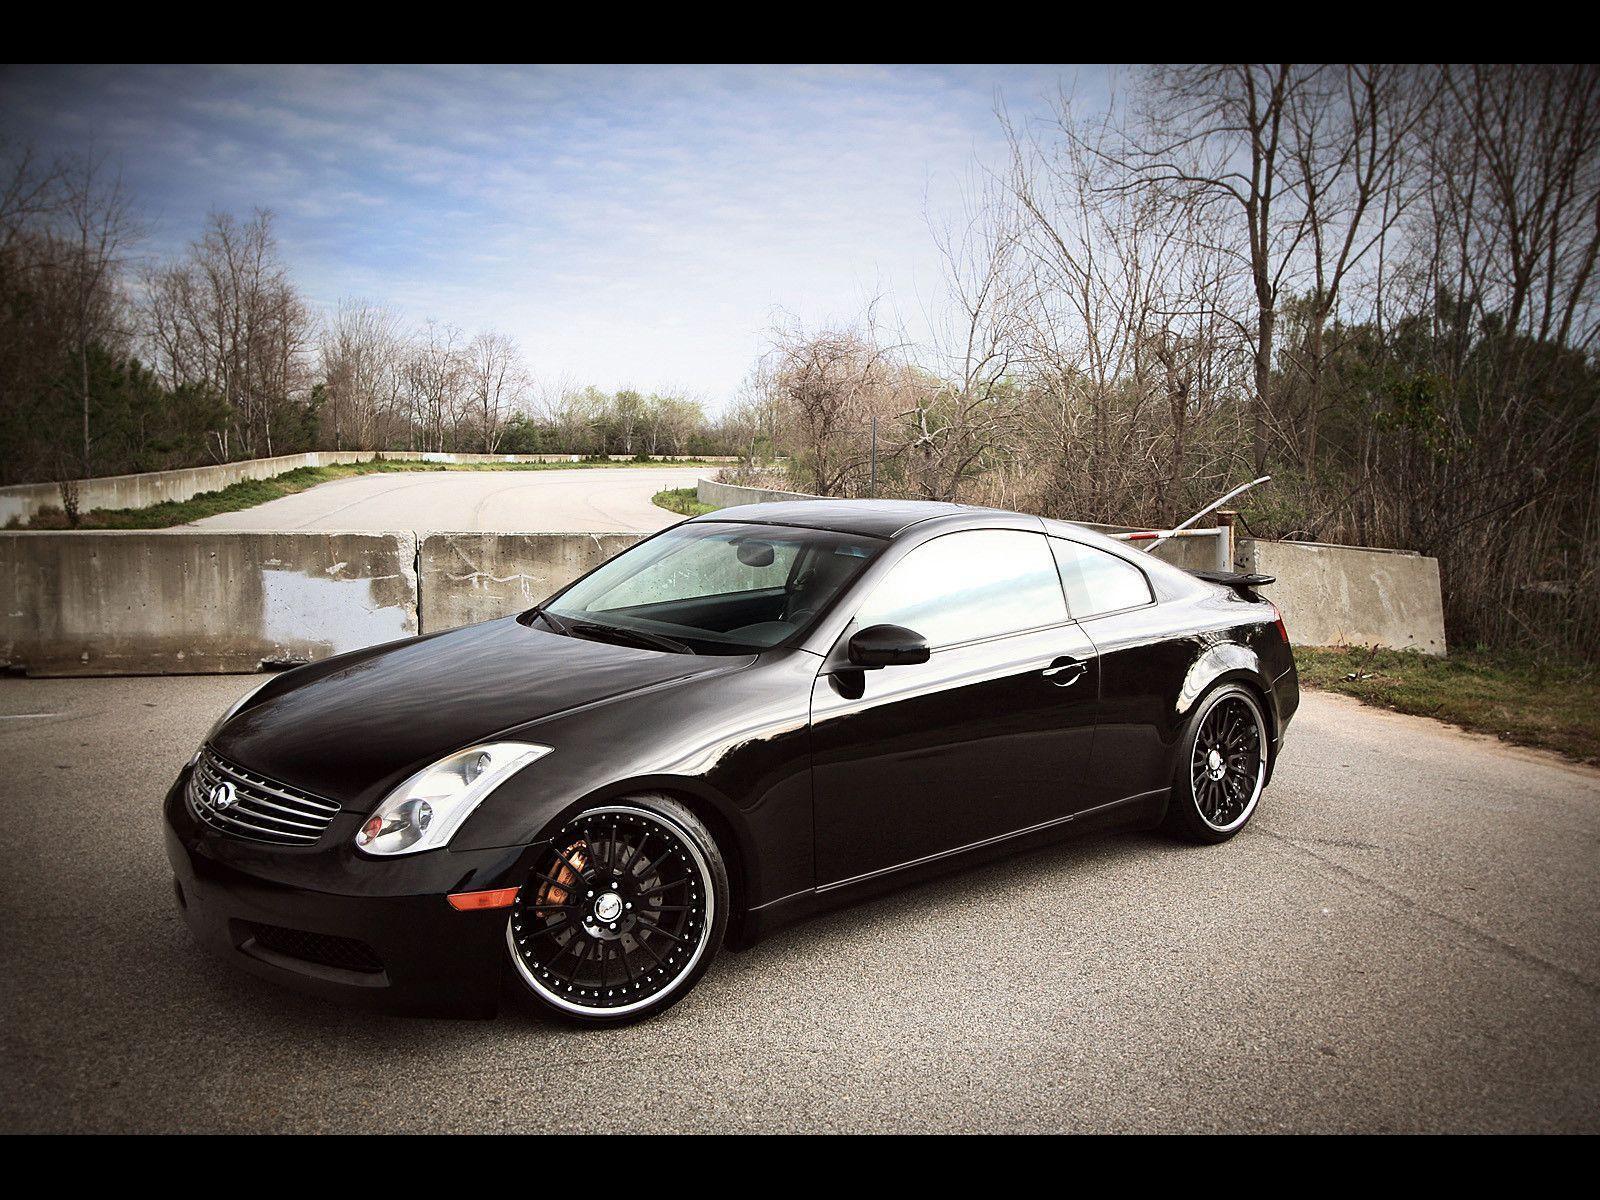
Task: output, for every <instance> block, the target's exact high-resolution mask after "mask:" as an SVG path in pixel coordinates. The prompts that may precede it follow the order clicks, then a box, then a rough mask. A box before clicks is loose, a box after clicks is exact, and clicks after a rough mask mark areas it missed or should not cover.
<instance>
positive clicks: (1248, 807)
mask: <svg viewBox="0 0 1600 1200" xmlns="http://www.w3.org/2000/svg"><path fill="white" fill-rule="evenodd" d="M1224 700H1242V701H1244V703H1245V704H1246V705H1247V706H1249V709H1250V713H1251V715H1252V716H1253V717H1254V718H1255V726H1256V748H1257V753H1256V757H1257V763H1256V780H1255V786H1254V788H1253V789H1252V790H1251V793H1250V800H1249V802H1248V803H1246V804H1245V806H1244V808H1242V809H1240V811H1239V815H1238V816H1237V817H1235V818H1234V819H1233V820H1231V821H1228V822H1226V823H1224V824H1218V823H1217V822H1215V821H1213V820H1212V819H1211V818H1210V817H1208V816H1206V813H1205V809H1203V808H1202V807H1201V806H1200V799H1199V797H1198V796H1196V795H1195V794H1194V785H1193V782H1192V781H1193V778H1194V752H1193V750H1191V751H1190V754H1189V775H1190V780H1191V783H1190V787H1189V799H1190V802H1191V803H1192V804H1193V805H1194V810H1195V812H1196V813H1197V814H1198V815H1199V817H1200V820H1201V821H1202V822H1203V823H1204V824H1205V827H1206V828H1207V829H1210V830H1213V831H1215V832H1216V833H1232V832H1233V831H1234V830H1236V829H1238V828H1239V827H1240V826H1242V825H1243V824H1244V823H1245V822H1246V821H1248V820H1249V819H1250V816H1251V814H1252V813H1254V812H1255V810H1256V805H1257V804H1258V803H1259V802H1260V800H1261V792H1262V790H1263V789H1264V788H1265V786H1266V779H1267V722H1266V717H1265V716H1264V714H1263V713H1262V711H1261V705H1260V704H1258V703H1257V702H1256V698H1255V697H1254V696H1252V695H1251V694H1250V693H1249V692H1247V691H1245V690H1244V689H1242V688H1239V689H1235V690H1225V691H1219V692H1218V693H1217V694H1216V695H1214V696H1212V697H1211V699H1210V701H1209V702H1208V703H1207V704H1206V706H1205V708H1204V709H1203V710H1202V712H1201V714H1200V718H1199V720H1198V721H1197V722H1196V723H1195V731H1196V742H1197V744H1198V738H1199V731H1200V730H1201V729H1204V728H1205V723H1206V721H1207V719H1208V718H1209V717H1210V716H1211V710H1212V709H1214V708H1216V706H1217V705H1218V704H1221V703H1222V702H1223V701H1224Z"/></svg>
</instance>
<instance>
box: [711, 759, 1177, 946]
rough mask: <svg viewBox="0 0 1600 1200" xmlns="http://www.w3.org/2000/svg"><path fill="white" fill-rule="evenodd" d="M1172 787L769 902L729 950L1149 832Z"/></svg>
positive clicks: (755, 911) (751, 914)
mask: <svg viewBox="0 0 1600 1200" xmlns="http://www.w3.org/2000/svg"><path fill="white" fill-rule="evenodd" d="M1171 790H1172V789H1171V788H1157V789H1156V790H1155V791H1151V792H1143V793H1141V794H1139V795H1137V796H1128V797H1125V798H1124V799H1121V800H1113V801H1111V802H1110V803H1109V804H1102V805H1099V806H1097V807H1095V808H1090V809H1085V810H1084V811H1083V812H1079V813H1073V814H1071V815H1070V816H1066V817H1059V818H1057V819H1056V820H1054V821H1046V822H1044V823H1042V824H1039V825H1030V826H1029V827H1028V828H1026V829H1018V830H1016V831H1014V832H1012V833H1003V834H1001V835H999V836H998V837H992V838H986V839H984V840H983V841H981V842H973V843H971V844H969V845H966V846H957V847H956V848H955V849H953V850H942V851H940V852H939V853H938V854H930V855H928V856H927V857H925V858H919V859H914V860H913V861H911V862H907V863H901V864H899V865H898V866H893V867H884V868H883V869H881V870H878V871H871V872H868V873H867V874H865V875H857V876H854V877H853V878H850V879H841V880H839V881H837V882H835V883H827V884H823V885H822V886H821V887H818V888H810V889H807V890H806V891H803V892H795V893H793V894H791V895H788V896H783V897H780V898H779V899H777V900H772V901H769V902H768V903H766V904H763V905H761V907H759V908H752V909H749V910H748V911H747V912H745V914H744V919H743V921H741V922H740V925H739V929H738V931H737V934H736V935H731V936H730V940H729V943H728V944H729V948H730V949H733V950H744V949H748V948H749V947H751V946H753V945H755V944H756V943H757V942H758V941H760V940H761V939H762V938H764V937H766V936H767V935H768V934H771V933H772V932H774V931H775V930H777V929H780V928H782V927H783V926H785V925H789V924H792V923H793V922H795V921H799V920H802V919H804V918H805V917H808V916H811V915H813V914H815V913H819V912H826V911H828V910H831V909H835V908H843V907H846V906H848V905H851V904H855V903H858V902H860V901H862V900H867V899H870V898H872V897H874V896H880V895H883V894H884V893H885V892H891V891H895V890H897V889H899V888H902V887H907V886H909V885H911V884H913V883H917V882H920V881H922V880H925V879H932V878H935V877H937V876H939V875H944V874H947V873H949V872H952V871H959V870H965V869H967V868H970V867H974V866H977V865H978V864H980V863H984V862H990V861H992V860H994V859H997V858H1004V857H1006V856H1008V855H1012V854H1017V853H1021V852H1022V851H1025V850H1030V849H1033V848H1035V847H1039V846H1046V845H1052V844H1054V843H1056V842H1062V841H1067V840H1069V839H1072V838H1077V837H1083V836H1085V835H1088V834H1093V833H1106V832H1121V831H1126V830H1133V829H1147V828H1151V827H1153V826H1155V825H1157V824H1159V823H1160V821H1161V818H1162V815H1163V814H1164V813H1165V812H1166V808H1167V796H1168V793H1169V792H1170V791H1171Z"/></svg>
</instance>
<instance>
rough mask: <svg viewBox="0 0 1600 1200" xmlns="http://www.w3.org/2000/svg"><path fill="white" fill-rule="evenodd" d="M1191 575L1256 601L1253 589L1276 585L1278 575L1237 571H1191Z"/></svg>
mask: <svg viewBox="0 0 1600 1200" xmlns="http://www.w3.org/2000/svg"><path fill="white" fill-rule="evenodd" d="M1189 574H1191V575H1193V576H1194V577H1195V578H1197V579H1204V580H1205V581H1206V582H1207V583H1220V584H1221V585H1222V586H1223V587H1230V588H1232V589H1233V590H1234V591H1236V592H1238V593H1239V594H1240V595H1242V596H1244V597H1245V598H1246V599H1251V600H1253V599H1255V598H1256V597H1255V596H1254V595H1253V594H1252V593H1253V589H1255V588H1258V587H1266V586H1267V584H1269V583H1276V582H1277V581H1278V577H1277V576H1276V575H1257V574H1255V573H1253V572H1251V573H1247V574H1239V573H1238V572H1235V571H1190V572H1189Z"/></svg>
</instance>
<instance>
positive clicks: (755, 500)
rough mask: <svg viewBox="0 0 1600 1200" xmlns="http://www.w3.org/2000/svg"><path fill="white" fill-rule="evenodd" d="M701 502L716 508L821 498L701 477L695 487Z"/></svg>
mask: <svg viewBox="0 0 1600 1200" xmlns="http://www.w3.org/2000/svg"><path fill="white" fill-rule="evenodd" d="M695 496H696V498H697V499H698V500H699V501H700V503H701V504H715V505H716V506H717V507H718V508H732V507H733V506H734V505H736V504H770V503H772V502H773V501H777V500H821V499H822V497H821V496H812V495H810V494H808V493H806V492H777V491H773V490H771V489H770V488H753V487H742V486H740V485H739V484H736V483H719V482H717V481H716V480H715V479H702V480H700V482H699V485H698V486H697V487H696V488H695Z"/></svg>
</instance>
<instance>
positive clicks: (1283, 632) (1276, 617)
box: [1267, 600, 1289, 646]
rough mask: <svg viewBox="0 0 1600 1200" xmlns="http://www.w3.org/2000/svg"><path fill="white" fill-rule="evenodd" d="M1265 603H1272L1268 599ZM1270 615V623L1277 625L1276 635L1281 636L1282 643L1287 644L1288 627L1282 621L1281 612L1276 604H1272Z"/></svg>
mask: <svg viewBox="0 0 1600 1200" xmlns="http://www.w3.org/2000/svg"><path fill="white" fill-rule="evenodd" d="M1267 603H1268V604H1272V602H1271V601H1270V600H1269V601H1267ZM1272 616H1273V622H1272V623H1273V624H1274V625H1276V626H1277V627H1278V635H1279V636H1280V637H1281V638H1283V644H1284V645H1285V646H1287V645H1288V644H1289V627H1288V626H1287V625H1285V624H1284V623H1283V612H1282V611H1281V610H1280V609H1279V608H1278V606H1277V605H1276V604H1273V605H1272Z"/></svg>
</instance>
